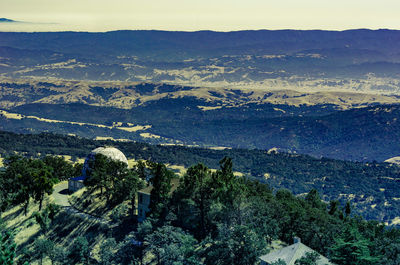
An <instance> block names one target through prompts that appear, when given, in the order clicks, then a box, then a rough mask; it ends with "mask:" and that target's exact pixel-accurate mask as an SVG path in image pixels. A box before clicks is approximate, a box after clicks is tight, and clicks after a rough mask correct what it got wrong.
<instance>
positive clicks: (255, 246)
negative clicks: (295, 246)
mask: <svg viewBox="0 0 400 265" xmlns="http://www.w3.org/2000/svg"><path fill="white" fill-rule="evenodd" d="M207 243H208V242H207V240H206V245H207ZM203 251H204V255H205V264H218V265H225V264H226V265H228V264H233V265H236V264H237V265H239V264H242V265H253V264H254V263H255V262H256V260H257V258H258V257H259V256H260V255H261V253H263V251H266V242H265V241H264V239H263V238H262V237H260V236H259V235H257V234H256V233H255V232H254V231H253V230H251V229H250V228H249V227H247V226H243V225H238V226H233V227H228V226H226V225H220V226H219V227H218V236H217V237H216V238H215V239H212V240H210V241H209V245H208V246H207V247H205V249H204V250H203Z"/></svg>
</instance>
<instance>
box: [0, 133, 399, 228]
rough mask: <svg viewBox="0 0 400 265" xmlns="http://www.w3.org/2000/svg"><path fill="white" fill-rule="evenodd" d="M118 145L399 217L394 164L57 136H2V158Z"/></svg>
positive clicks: (373, 215) (138, 154) (142, 155)
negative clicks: (227, 167)
mask: <svg viewBox="0 0 400 265" xmlns="http://www.w3.org/2000/svg"><path fill="white" fill-rule="evenodd" d="M104 145H108V146H115V147H116V148H118V149H120V150H121V151H122V152H123V153H124V154H125V155H126V156H127V157H128V158H134V159H136V160H140V159H144V160H151V161H156V162H159V163H167V164H173V165H182V166H185V167H186V168H187V167H189V166H191V165H193V164H196V163H203V164H204V165H206V166H208V167H210V168H214V169H216V168H218V165H219V164H218V161H219V160H220V159H222V158H223V157H225V156H228V157H231V158H232V160H233V163H234V168H233V169H234V171H238V172H241V173H242V174H244V175H245V176H246V177H248V178H250V179H256V180H258V181H260V182H262V183H267V184H268V185H270V186H271V187H272V188H275V189H280V188H287V189H289V190H291V191H292V192H293V193H294V194H304V193H307V192H308V191H309V190H311V189H316V190H318V192H319V193H320V194H321V196H322V199H323V200H325V201H330V200H334V199H338V200H340V201H341V202H342V203H345V202H346V201H347V200H350V201H352V203H353V205H354V207H355V211H356V212H357V213H359V214H361V215H362V216H364V217H365V218H367V219H375V220H380V221H384V222H388V223H389V224H390V223H391V220H394V219H395V218H396V217H397V216H400V201H399V200H398V199H397V198H400V191H399V189H397V183H398V181H399V172H400V168H399V167H398V166H396V165H393V164H389V163H376V162H371V163H360V162H350V161H341V160H334V159H327V158H322V159H317V158H313V157H311V156H306V155H298V154H288V153H276V152H267V151H263V150H245V149H226V150H212V149H206V148H188V147H184V146H161V145H150V144H146V143H138V142H116V141H94V140H89V139H85V138H79V137H73V136H62V135H54V134H48V133H43V134H33V135H24V134H14V133H9V132H1V133H0V154H1V155H2V156H3V157H6V156H9V155H13V154H15V152H17V153H18V154H21V155H25V156H27V157H37V156H38V155H42V156H45V155H46V154H51V155H70V156H72V157H73V159H74V157H75V158H78V157H80V158H84V157H86V155H87V154H89V152H90V151H91V150H93V149H95V148H96V147H99V146H104Z"/></svg>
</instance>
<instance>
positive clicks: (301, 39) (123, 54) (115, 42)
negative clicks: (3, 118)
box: [0, 30, 400, 92]
mask: <svg viewBox="0 0 400 265" xmlns="http://www.w3.org/2000/svg"><path fill="white" fill-rule="evenodd" d="M399 43H400V31H396V30H348V31H320V30H310V31H299V30H278V31H268V30H259V31H237V32H212V31H199V32H167V31H113V32H106V33H85V32H38V33H12V32H1V33H0V57H1V59H0V71H1V73H2V75H3V76H9V77H32V76H34V77H45V78H50V77H51V78H63V79H76V80H120V81H151V82H162V83H174V84H185V85H218V86H238V85H242V86H271V85H272V84H271V82H270V80H273V79H277V78H280V79H283V80H287V82H289V83H290V84H288V85H293V84H298V83H299V82H300V83H301V82H303V83H301V84H300V87H301V88H312V89H313V88H318V85H315V84H314V85H313V84H308V83H307V80H309V79H310V78H311V79H313V80H314V79H321V80H323V81H327V82H330V81H332V80H333V82H337V81H338V79H340V80H343V79H344V80H349V79H353V80H354V79H355V80H370V79H371V78H386V79H390V80H380V81H379V82H375V83H373V84H372V86H374V89H377V90H384V91H393V90H395V91H397V92H398V90H399V86H398V83H396V82H395V83H394V85H393V84H392V79H396V80H397V79H398V78H400V48H399V45H398V44H399ZM272 86H273V85H272ZM344 88H345V89H348V88H350V87H349V86H346V85H344ZM351 88H353V89H361V90H362V89H364V90H365V89H369V87H365V86H363V85H360V86H359V87H357V86H356V87H354V86H352V87H351Z"/></svg>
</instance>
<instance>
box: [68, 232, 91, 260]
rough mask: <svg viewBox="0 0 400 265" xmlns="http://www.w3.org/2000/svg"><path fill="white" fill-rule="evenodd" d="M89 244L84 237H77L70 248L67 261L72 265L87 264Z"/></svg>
mask: <svg viewBox="0 0 400 265" xmlns="http://www.w3.org/2000/svg"><path fill="white" fill-rule="evenodd" d="M89 252H90V249H89V243H88V241H87V239H86V238H85V237H82V236H78V237H77V238H76V239H75V240H74V242H73V244H72V247H71V250H70V253H69V259H70V260H71V261H72V262H73V263H84V264H87V262H88V260H89Z"/></svg>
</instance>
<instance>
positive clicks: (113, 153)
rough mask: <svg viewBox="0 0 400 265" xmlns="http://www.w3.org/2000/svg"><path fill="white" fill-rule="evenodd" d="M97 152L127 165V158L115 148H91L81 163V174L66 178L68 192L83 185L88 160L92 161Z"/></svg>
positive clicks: (87, 168)
mask: <svg viewBox="0 0 400 265" xmlns="http://www.w3.org/2000/svg"><path fill="white" fill-rule="evenodd" d="M97 154H102V155H104V156H106V157H108V158H110V159H112V160H118V161H121V162H123V163H125V164H126V165H128V160H127V159H126V157H125V155H124V154H123V153H122V152H121V151H120V150H118V149H117V148H115V147H98V148H96V149H94V150H92V151H91V152H90V153H89V154H88V156H87V157H86V159H85V162H84V163H83V168H82V174H81V175H80V176H79V177H75V178H70V179H69V180H68V190H69V191H70V192H75V191H77V190H79V189H81V188H83V187H84V186H85V185H84V181H85V179H86V177H87V172H88V170H90V166H89V165H90V163H89V162H91V161H93V160H94V159H95V158H96V155H97Z"/></svg>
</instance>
